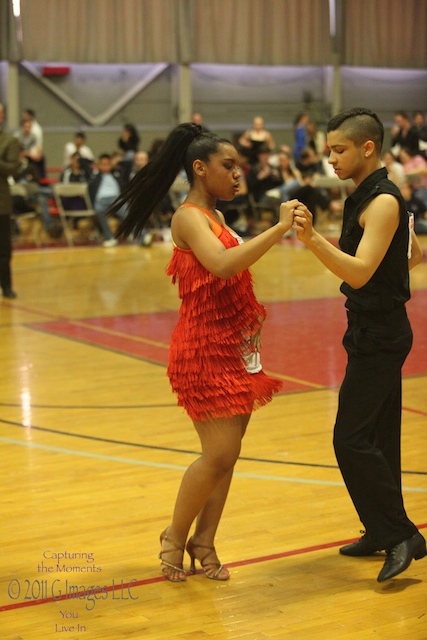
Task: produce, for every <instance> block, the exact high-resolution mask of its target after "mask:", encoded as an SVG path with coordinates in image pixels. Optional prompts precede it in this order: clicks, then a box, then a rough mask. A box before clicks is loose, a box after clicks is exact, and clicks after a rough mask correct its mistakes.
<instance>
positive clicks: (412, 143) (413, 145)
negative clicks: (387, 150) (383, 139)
mask: <svg viewBox="0 0 427 640" xmlns="http://www.w3.org/2000/svg"><path fill="white" fill-rule="evenodd" d="M394 122H395V124H394V126H393V128H392V130H391V144H390V146H391V152H392V154H393V155H394V157H395V158H396V159H399V154H400V152H401V150H402V149H403V147H405V148H406V149H408V150H409V151H410V152H411V153H412V154H413V155H417V154H418V153H419V150H420V147H419V137H418V131H417V129H416V128H415V127H414V126H413V125H412V124H411V121H410V120H409V117H408V114H407V113H405V111H397V112H396V113H395V114H394Z"/></svg>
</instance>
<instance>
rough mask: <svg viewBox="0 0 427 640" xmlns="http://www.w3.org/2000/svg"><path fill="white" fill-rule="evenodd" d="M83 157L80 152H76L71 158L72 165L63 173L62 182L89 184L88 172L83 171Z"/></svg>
mask: <svg viewBox="0 0 427 640" xmlns="http://www.w3.org/2000/svg"><path fill="white" fill-rule="evenodd" d="M80 160H81V156H80V153H79V152H78V151H75V152H74V153H73V154H72V155H71V158H70V164H69V165H68V167H66V168H65V169H64V171H63V172H62V173H61V176H60V181H61V182H66V183H69V182H88V177H87V173H86V171H85V170H84V169H83V167H82V165H81V163H80Z"/></svg>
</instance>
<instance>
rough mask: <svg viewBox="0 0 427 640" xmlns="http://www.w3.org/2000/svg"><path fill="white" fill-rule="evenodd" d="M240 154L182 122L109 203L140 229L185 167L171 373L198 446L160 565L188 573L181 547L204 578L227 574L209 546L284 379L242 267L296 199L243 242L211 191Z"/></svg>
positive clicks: (268, 240) (226, 192) (281, 228)
mask: <svg viewBox="0 0 427 640" xmlns="http://www.w3.org/2000/svg"><path fill="white" fill-rule="evenodd" d="M238 162H239V161H238V155H237V151H236V149H235V148H234V146H233V145H232V144H231V143H230V142H229V141H228V140H225V139H223V138H220V137H219V136H216V135H214V134H212V133H207V132H203V131H202V129H201V127H200V126H198V125H194V124H192V123H187V124H182V125H179V126H178V127H176V128H175V129H174V130H173V131H172V132H171V133H170V135H169V136H168V138H167V139H166V141H165V144H164V145H163V147H162V149H161V151H160V152H159V153H158V154H157V155H156V156H154V158H153V159H152V160H151V162H150V163H149V164H148V165H147V166H146V167H144V168H143V169H141V170H140V171H139V172H138V173H137V174H136V176H135V178H134V179H133V180H132V182H131V183H130V185H129V187H128V188H127V190H126V191H125V192H124V193H123V194H122V196H121V197H120V198H119V199H118V201H117V202H116V204H115V205H114V207H113V208H112V212H114V211H115V210H117V209H118V208H120V207H121V206H122V205H123V204H125V203H126V204H127V206H128V214H127V217H126V218H125V220H124V221H123V222H122V223H121V224H120V227H119V229H118V231H117V235H118V236H122V237H127V236H128V235H129V234H130V233H135V234H138V233H140V232H141V231H142V229H143V228H144V225H145V223H146V222H147V220H148V218H149V216H150V215H151V213H152V212H153V210H154V209H155V208H156V206H157V205H158V204H159V203H160V202H161V201H162V199H163V198H164V196H165V195H166V193H167V192H168V190H169V188H170V186H171V185H172V183H173V181H174V179H175V177H176V175H177V174H178V172H179V170H180V169H181V167H182V166H183V167H184V169H185V171H186V174H187V177H188V181H189V185H190V189H189V193H188V196H187V198H186V200H185V202H184V203H183V204H182V205H181V206H180V207H179V208H178V209H177V211H176V212H175V213H174V215H173V217H172V223H171V232H172V240H173V245H174V248H173V255H172V259H171V261H170V264H169V265H168V268H167V273H168V274H169V275H170V276H172V281H173V282H174V283H175V282H177V283H178V287H179V296H180V298H181V299H182V304H181V308H180V318H179V321H178V324H177V326H176V328H175V330H174V333H173V336H172V341H171V346H170V355H169V365H168V376H169V379H170V382H171V385H172V388H173V390H174V391H175V392H176V393H177V396H178V404H179V405H180V406H183V407H184V408H185V409H186V411H187V413H188V415H189V416H190V418H191V419H192V420H193V423H194V426H195V429H196V431H197V433H198V435H199V438H200V442H201V448H202V454H201V456H200V457H199V458H198V459H197V460H195V461H194V462H193V463H192V464H191V465H190V467H189V468H188V469H187V471H186V472H185V474H184V477H183V479H182V482H181V486H180V489H179V492H178V496H177V499H176V504H175V509H174V513H173V517H172V522H171V524H170V525H169V527H168V528H167V529H166V530H165V531H164V532H163V533H162V534H161V536H160V541H161V552H160V556H159V557H160V559H161V566H162V571H163V573H164V575H165V576H166V578H167V579H168V580H171V581H172V582H182V581H184V580H186V572H185V570H184V568H183V555H184V550H185V549H186V550H187V552H188V554H189V556H190V560H191V565H190V571H192V572H194V571H195V560H196V559H197V560H198V561H199V562H200V564H201V566H202V568H203V570H204V572H205V574H206V576H207V577H208V578H211V579H214V580H227V579H228V578H229V577H230V574H229V572H228V570H227V569H226V568H225V567H223V565H222V564H221V563H220V561H219V560H218V557H217V554H216V551H215V547H214V538H215V534H216V530H217V527H218V524H219V521H220V518H221V514H222V511H223V508H224V504H225V501H226V498H227V494H228V490H229V487H230V482H231V478H232V475H233V468H234V465H235V462H236V460H237V458H238V456H239V453H240V448H241V441H242V438H243V436H244V434H245V431H246V427H247V425H248V422H249V419H250V416H251V412H252V410H253V409H256V408H258V407H260V406H262V405H264V404H266V403H267V402H269V401H270V400H271V397H272V395H273V393H275V392H277V391H279V389H280V388H281V382H280V381H279V380H275V379H273V378H270V377H268V376H266V375H265V373H264V372H263V371H262V366H261V363H260V359H259V347H260V332H261V327H262V323H263V321H264V318H265V310H264V308H263V307H262V306H261V305H260V304H259V303H258V301H257V300H256V298H255V296H254V292H253V287H252V278H251V274H250V272H249V270H248V268H249V267H250V266H251V265H252V264H253V263H254V262H256V261H257V260H258V259H259V258H260V257H261V256H262V255H263V254H264V253H265V252H266V251H268V249H270V248H271V247H272V246H273V245H274V244H275V243H276V242H277V241H278V240H279V239H280V238H281V237H282V236H283V234H284V233H286V232H287V231H288V230H289V229H290V227H291V225H292V221H293V211H294V209H295V207H296V206H297V205H298V201H297V200H292V201H290V202H286V203H284V204H282V205H281V209H280V220H279V222H278V223H277V224H276V225H274V226H273V227H271V228H270V229H267V230H266V231H264V232H263V233H261V234H260V235H258V236H257V237H255V238H252V239H251V240H249V241H248V242H245V243H243V242H242V240H241V239H240V238H239V237H238V236H236V234H235V233H234V231H232V230H231V229H230V228H228V227H227V226H226V224H225V220H224V216H223V214H222V213H221V212H220V211H218V210H217V209H216V206H215V205H216V200H217V199H221V200H232V199H233V198H234V197H235V195H236V194H237V192H238V189H239V177H240V170H239V164H238ZM195 520H196V525H195V530H194V532H193V534H192V536H191V537H190V538H189V539H188V534H189V531H190V527H191V525H192V524H193V522H194V521H195Z"/></svg>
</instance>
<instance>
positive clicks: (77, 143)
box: [64, 131, 95, 167]
mask: <svg viewBox="0 0 427 640" xmlns="http://www.w3.org/2000/svg"><path fill="white" fill-rule="evenodd" d="M76 151H78V152H79V154H80V158H83V159H85V160H89V162H91V163H92V162H94V160H95V156H94V155H93V151H92V149H91V148H90V147H88V146H87V144H86V134H85V133H84V131H77V133H76V134H75V136H74V142H67V144H66V145H65V147H64V167H68V165H69V164H70V162H71V156H72V155H73V153H76Z"/></svg>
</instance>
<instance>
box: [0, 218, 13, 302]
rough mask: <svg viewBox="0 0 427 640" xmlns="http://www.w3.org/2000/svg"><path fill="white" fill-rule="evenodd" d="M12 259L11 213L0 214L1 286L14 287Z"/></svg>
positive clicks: (3, 287) (5, 287)
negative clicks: (11, 267)
mask: <svg viewBox="0 0 427 640" xmlns="http://www.w3.org/2000/svg"><path fill="white" fill-rule="evenodd" d="M11 259H12V231H11V222H10V216H9V215H0V287H1V288H2V289H3V291H8V290H10V289H11V288H12V274H11V269H10V262H11Z"/></svg>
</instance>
